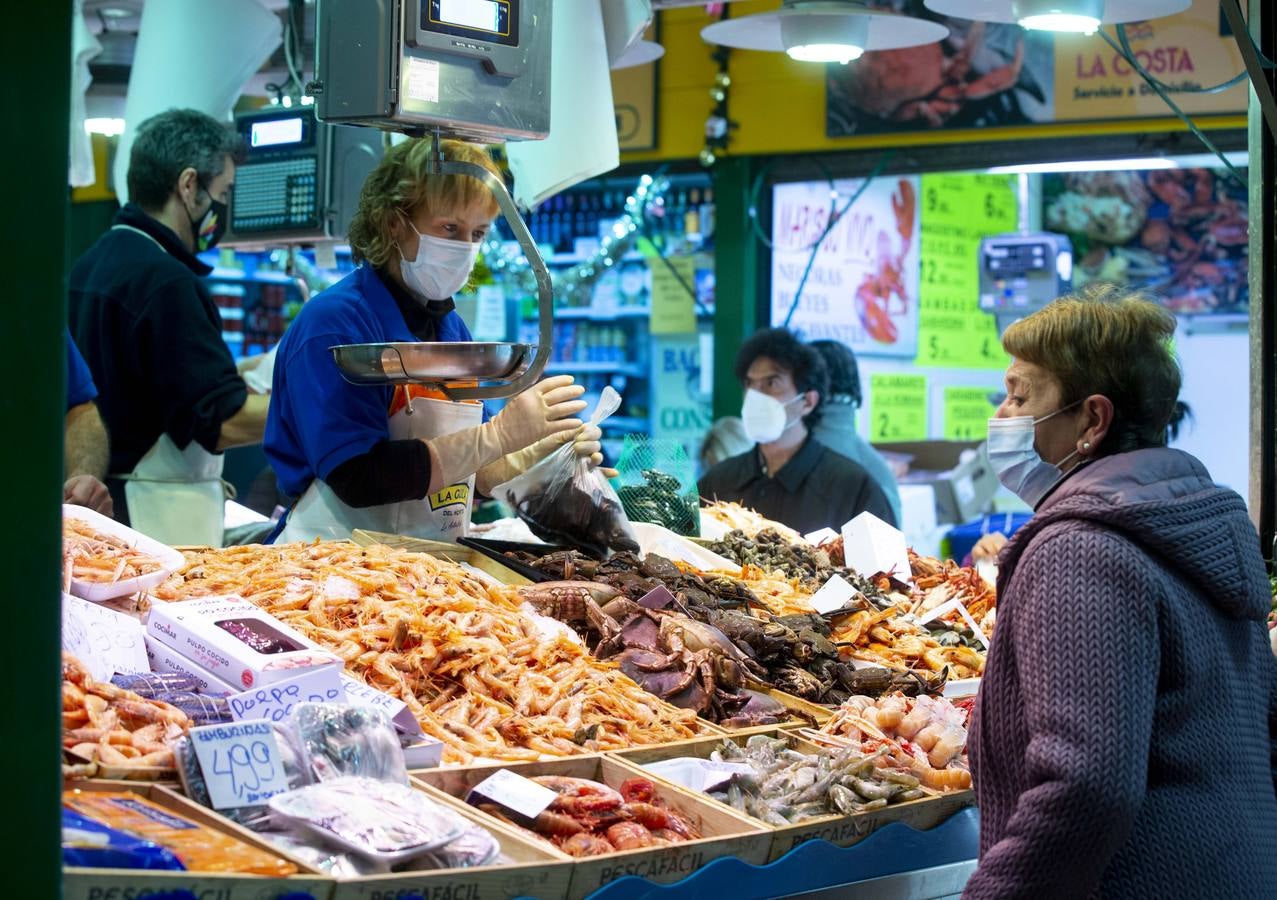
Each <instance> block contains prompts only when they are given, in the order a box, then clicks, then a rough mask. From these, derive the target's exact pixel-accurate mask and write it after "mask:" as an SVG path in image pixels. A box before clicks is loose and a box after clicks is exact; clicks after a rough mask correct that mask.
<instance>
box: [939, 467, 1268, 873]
mask: <svg viewBox="0 0 1277 900" xmlns="http://www.w3.org/2000/svg"><path fill="white" fill-rule="evenodd" d="M999 564H1000V574H999V577H998V625H997V632H996V635H995V637H994V639H993V646H992V647H991V648H990V650H989V657H988V664H987V666H986V668H985V672H984V678H983V680H982V682H981V686H980V696H979V700H978V701H977V704H976V709H975V714H974V718H973V722H972V727H971V735H970V741H969V745H968V746H969V749H970V754H971V769H972V772H973V774H974V776H975V787H976V797H977V800H978V803H979V805H980V814H981V828H980V864H979V867H978V869H977V870H976V872H975V874H974V875H973V876H972V878H971V880H970V882H969V883H968V885H967V888H966V891H965V893H964V894H963V896H964V897H966V898H986V897H1026V898H1027V897H1033V898H1048V897H1123V898H1125V897H1149V898H1170V897H1175V898H1179V897H1183V898H1197V897H1246V898H1253V897H1277V795H1275V794H1274V781H1273V778H1274V771H1275V770H1277V766H1275V764H1277V755H1275V754H1274V745H1273V740H1274V734H1277V702H1275V701H1274V698H1275V697H1277V664H1275V662H1274V657H1273V653H1272V651H1271V649H1270V648H1269V644H1268V638H1267V632H1266V630H1265V628H1264V624H1263V620H1264V618H1265V615H1266V613H1267V611H1268V609H1269V606H1270V594H1269V587H1268V579H1267V577H1266V574H1265V572H1264V566H1263V560H1262V557H1261V555H1260V550H1259V540H1258V537H1257V535H1256V533H1255V529H1254V527H1253V526H1252V525H1251V523H1250V520H1249V519H1248V518H1247V516H1246V507H1245V505H1244V504H1243V502H1242V500H1241V498H1240V497H1238V496H1237V494H1235V493H1233V492H1232V491H1229V490H1226V489H1224V488H1220V487H1217V486H1215V485H1214V484H1212V482H1211V480H1210V476H1209V475H1208V474H1207V472H1206V470H1205V468H1204V467H1203V466H1202V465H1201V463H1199V462H1198V461H1197V460H1196V459H1194V458H1193V457H1191V456H1189V455H1188V454H1186V453H1182V452H1180V451H1178V450H1170V449H1160V448H1159V449H1150V450H1137V451H1133V452H1130V453H1121V454H1117V455H1114V456H1111V457H1106V458H1103V459H1100V460H1097V461H1095V462H1092V463H1090V464H1088V465H1086V466H1083V467H1081V468H1079V469H1076V470H1074V472H1073V473H1071V475H1070V476H1069V477H1068V478H1066V479H1065V480H1064V481H1063V482H1062V483H1061V484H1060V485H1059V486H1058V487H1057V488H1056V489H1055V490H1054V492H1053V493H1051V494H1050V495H1048V497H1047V498H1046V499H1045V500H1044V501H1043V502H1042V503H1041V504H1040V505H1039V507H1038V510H1037V512H1036V514H1035V515H1034V517H1033V519H1032V520H1030V521H1029V523H1028V524H1026V525H1025V526H1024V527H1022V528H1021V529H1020V530H1019V531H1018V532H1017V533H1016V535H1015V537H1014V538H1013V539H1012V540H1011V542H1010V543H1008V544H1007V546H1006V547H1005V548H1004V549H1003V552H1002V555H1001V557H1000V559H999Z"/></svg>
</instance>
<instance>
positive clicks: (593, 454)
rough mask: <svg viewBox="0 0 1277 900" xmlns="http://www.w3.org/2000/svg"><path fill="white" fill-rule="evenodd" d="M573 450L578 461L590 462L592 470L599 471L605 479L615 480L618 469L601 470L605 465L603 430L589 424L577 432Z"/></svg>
mask: <svg viewBox="0 0 1277 900" xmlns="http://www.w3.org/2000/svg"><path fill="white" fill-rule="evenodd" d="M572 450H573V452H575V453H576V455H577V458H578V459H585V460H588V461H589V463H590V468H591V469H598V470H599V471H600V472H602V473H603V477H604V478H615V477H616V476H617V471H616V469H608V468H600V467H601V466H602V465H603V429H602V428H600V427H599V426H597V425H591V424H589V423H588V422H587V423H586V424H585V425H582V426H581V429H580V430H579V431H577V433H576V438H575V440H574V441H573V443H572Z"/></svg>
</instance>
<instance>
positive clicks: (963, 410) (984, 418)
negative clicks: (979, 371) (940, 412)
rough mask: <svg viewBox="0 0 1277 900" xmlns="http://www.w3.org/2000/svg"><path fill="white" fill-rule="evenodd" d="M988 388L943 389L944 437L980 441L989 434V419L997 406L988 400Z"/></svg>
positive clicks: (949, 439) (946, 438)
mask: <svg viewBox="0 0 1277 900" xmlns="http://www.w3.org/2000/svg"><path fill="white" fill-rule="evenodd" d="M989 393H990V392H989V389H988V388H975V387H947V388H945V389H944V439H945V440H946V441H982V440H984V439H985V438H986V437H988V435H989V419H990V418H992V417H993V414H994V413H995V412H997V407H996V406H994V405H993V404H992V403H990V402H989Z"/></svg>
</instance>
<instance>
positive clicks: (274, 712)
mask: <svg viewBox="0 0 1277 900" xmlns="http://www.w3.org/2000/svg"><path fill="white" fill-rule="evenodd" d="M227 702H228V703H229V704H230V708H231V717H232V718H234V719H236V720H237V721H240V722H243V721H250V720H256V719H265V720H267V721H270V722H282V721H283V720H284V719H286V718H288V716H289V715H290V714H291V713H292V711H293V708H294V707H295V706H296V705H297V704H299V703H345V702H346V689H345V687H344V686H343V685H342V680H341V674H340V670H339V669H338V668H337V667H336V666H329V667H327V668H324V669H312V670H310V671H308V672H305V673H303V674H301V675H298V676H297V677H296V678H289V679H288V680H287V681H277V682H275V683H274V684H268V685H266V686H265V687H260V688H256V689H254V690H251V691H243V692H241V693H238V694H231V696H230V697H228V698H227Z"/></svg>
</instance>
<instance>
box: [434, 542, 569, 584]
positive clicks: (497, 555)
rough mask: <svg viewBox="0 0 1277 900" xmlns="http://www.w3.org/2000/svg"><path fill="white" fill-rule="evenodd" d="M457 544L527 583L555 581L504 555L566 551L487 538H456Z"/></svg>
mask: <svg viewBox="0 0 1277 900" xmlns="http://www.w3.org/2000/svg"><path fill="white" fill-rule="evenodd" d="M457 543H458V544H461V545H462V546H464V547H469V548H470V549H471V550H478V551H479V552H480V553H482V554H483V555H484V556H487V557H489V558H491V559H495V560H496V561H497V562H499V563H501V565H503V566H505V567H506V568H507V569H511V570H513V571H515V572H518V573H519V574H520V575H522V576H523V577H524V578H526V579H528V580H529V581H534V582H542V581H555V580H556V579H555V578H553V577H552V576H550V575H547V574H545V573H544V572H542V571H541V570H539V569H534V568H532V567H531V566H529V565H527V564H526V563H523V562H520V561H519V560H517V559H514V558H512V557H509V556H506V553H512V552H514V551H516V550H523V551H526V552H528V553H535V554H536V555H537V556H545V555H546V554H549V553H554V552H556V551H559V550H567V549H569V548H567V547H559V546H555V545H554V544H528V543H525V542H523V541H493V540H488V539H487V538H476V537H463V538H457Z"/></svg>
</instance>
